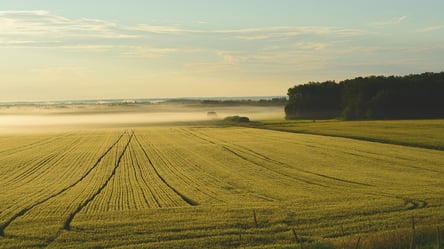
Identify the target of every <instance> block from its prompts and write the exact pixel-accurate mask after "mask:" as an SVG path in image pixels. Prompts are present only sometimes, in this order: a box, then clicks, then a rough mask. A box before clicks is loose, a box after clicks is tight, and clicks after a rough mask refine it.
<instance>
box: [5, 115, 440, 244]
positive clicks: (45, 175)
mask: <svg viewBox="0 0 444 249" xmlns="http://www.w3.org/2000/svg"><path fill="white" fill-rule="evenodd" d="M422 122H425V121H422ZM431 122H432V123H434V122H435V121H431ZM316 123H318V122H316ZM331 123H332V124H336V125H337V126H338V127H339V125H340V124H341V123H340V122H338V123H335V122H331ZM272 124H276V123H273V122H269V123H268V124H265V125H270V126H271V125H272ZM342 125H345V124H342ZM311 129H314V126H313V127H312V128H311ZM376 133H377V132H375V134H376ZM372 134H373V133H372ZM438 137H439V135H438ZM0 141H2V143H1V147H0V160H1V162H2V164H1V165H0V189H1V190H2V191H1V193H0V227H1V228H2V229H1V231H2V232H3V236H0V248H22V247H24V248H43V247H48V248H103V247H113V248H299V246H300V245H299V244H297V243H296V241H295V237H294V234H293V232H292V230H293V229H295V231H296V232H297V236H298V238H299V239H301V241H302V242H303V243H304V248H354V247H353V245H354V243H355V242H356V240H357V238H359V237H361V238H362V240H361V247H359V248H386V247H383V246H382V245H383V244H386V243H388V242H387V241H392V242H393V241H394V243H396V245H404V244H403V243H405V240H406V239H409V232H410V230H409V227H410V226H411V225H410V220H411V217H412V216H414V217H415V220H416V223H417V227H418V228H417V231H418V232H417V235H418V245H420V246H421V248H432V246H434V245H435V244H436V243H435V237H434V236H433V234H434V233H433V232H434V231H435V230H434V229H435V227H436V225H441V226H442V224H443V223H444V198H443V196H442V193H443V192H444V184H443V183H444V182H443V181H444V180H443V177H442V176H443V173H444V169H443V168H442V163H443V162H444V153H443V152H442V151H440V150H429V149H424V148H417V147H406V146H399V145H391V144H381V143H374V142H368V141H358V140H352V139H347V138H340V137H330V136H315V135H309V134H296V133H286V132H279V131H273V130H264V129H252V128H246V127H205V126H202V127H191V126H169V127H168V126H162V127H146V128H135V129H133V130H124V129H123V130H121V129H116V130H87V131H79V132H70V133H57V134H46V135H45V134H39V135H27V136H12V135H4V136H0ZM67 223H68V225H67ZM400 238H401V239H400ZM422 238H424V239H422ZM427 246H429V247H427ZM393 247H394V246H393ZM394 248H396V247H394Z"/></svg>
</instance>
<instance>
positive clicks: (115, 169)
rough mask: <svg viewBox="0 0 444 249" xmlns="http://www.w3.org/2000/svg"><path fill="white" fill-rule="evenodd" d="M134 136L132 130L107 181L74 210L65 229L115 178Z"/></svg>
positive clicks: (65, 223) (65, 224)
mask: <svg viewBox="0 0 444 249" xmlns="http://www.w3.org/2000/svg"><path fill="white" fill-rule="evenodd" d="M133 136H134V132H132V134H131V135H130V137H129V139H128V142H127V143H126V145H125V147H124V148H123V151H122V152H121V153H120V155H119V157H118V158H117V161H116V164H115V165H114V169H113V171H112V172H111V174H110V175H109V177H108V178H107V179H106V181H105V182H104V183H103V184H102V186H100V188H99V189H98V190H97V192H95V193H94V194H93V195H92V196H91V197H89V198H88V199H86V200H85V201H84V202H83V203H82V204H80V205H79V206H78V207H77V208H76V209H75V210H74V212H72V213H71V214H70V215H69V217H68V218H67V219H66V220H65V222H64V224H63V229H65V230H67V231H69V230H70V225H71V222H72V220H73V219H74V218H75V216H76V215H77V214H78V213H79V212H80V211H82V209H83V208H84V207H86V206H87V205H88V204H89V203H90V202H91V201H93V200H94V199H95V198H96V197H97V196H98V195H99V194H100V193H101V192H102V191H103V190H104V189H105V188H106V186H108V184H109V182H110V181H111V179H113V178H114V176H115V175H116V171H117V169H118V168H119V166H120V165H121V164H120V163H121V161H122V158H123V155H125V152H126V150H127V149H128V146H129V144H130V143H131V140H132V138H133Z"/></svg>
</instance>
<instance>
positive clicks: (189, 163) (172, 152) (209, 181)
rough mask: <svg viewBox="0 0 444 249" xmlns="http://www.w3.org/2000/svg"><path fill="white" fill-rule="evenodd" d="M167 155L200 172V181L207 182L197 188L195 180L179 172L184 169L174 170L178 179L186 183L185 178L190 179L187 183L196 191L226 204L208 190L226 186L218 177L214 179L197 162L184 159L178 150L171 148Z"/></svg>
mask: <svg viewBox="0 0 444 249" xmlns="http://www.w3.org/2000/svg"><path fill="white" fill-rule="evenodd" d="M153 149H154V148H153ZM167 154H168V155H171V158H175V159H176V160H177V161H178V162H180V164H179V165H187V166H188V167H189V169H192V170H195V171H198V172H199V178H200V179H205V180H206V181H205V183H201V184H197V185H198V186H197V185H196V184H195V183H196V182H195V179H192V178H191V177H189V176H188V175H186V174H184V173H180V172H179V171H183V167H180V168H178V169H177V168H175V169H174V170H173V173H174V174H176V175H177V176H178V177H180V178H181V179H182V180H183V181H184V182H185V180H184V179H183V178H186V179H188V180H187V181H186V183H187V184H188V185H193V187H194V189H195V190H196V191H198V192H200V193H202V194H203V195H205V196H207V197H208V198H210V199H213V200H216V201H219V202H225V201H223V200H221V199H219V198H217V197H216V196H217V194H216V193H215V192H214V191H212V190H210V189H209V188H208V186H209V185H213V186H215V187H216V188H220V187H221V185H223V184H224V182H223V181H221V180H220V179H219V178H217V177H214V175H211V174H208V173H207V172H205V170H204V169H203V168H202V167H201V166H199V165H198V164H196V163H195V162H192V161H190V160H188V159H186V158H185V157H183V156H182V155H181V154H180V153H179V152H178V151H177V148H169V150H168V153H167ZM179 173H180V175H179ZM202 176H204V177H202ZM215 183H219V184H220V185H217V184H215ZM203 189H205V190H206V191H204V190H203Z"/></svg>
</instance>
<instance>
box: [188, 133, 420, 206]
mask: <svg viewBox="0 0 444 249" xmlns="http://www.w3.org/2000/svg"><path fill="white" fill-rule="evenodd" d="M189 134H190V135H192V136H195V137H197V138H200V139H201V140H203V141H206V142H208V143H210V144H213V145H219V146H223V147H224V149H226V150H229V151H230V152H231V153H233V154H235V155H236V156H238V157H239V158H242V159H243V160H246V161H248V162H250V163H254V164H255V165H258V166H261V167H264V168H266V169H269V168H267V167H265V166H263V165H260V164H258V163H255V162H252V161H250V160H248V158H246V157H244V156H242V155H240V154H239V153H237V152H235V151H234V150H235V149H230V148H228V147H227V146H226V145H223V144H221V143H217V142H215V141H212V140H210V139H208V138H205V137H202V135H198V134H196V132H191V131H189ZM233 145H235V146H237V147H239V148H240V151H243V152H244V153H246V154H248V155H251V156H253V157H256V158H258V159H261V160H265V161H268V162H270V163H274V164H276V165H281V166H285V167H286V168H289V169H293V167H292V166H291V165H289V164H287V163H284V162H280V161H277V160H274V159H272V158H270V157H268V156H266V155H263V154H261V153H258V152H256V151H254V150H251V149H249V148H246V147H245V146H242V145H238V144H233ZM313 147H314V146H313ZM355 156H358V155H355ZM269 170H271V169H269ZM298 170H299V171H301V172H304V173H306V174H311V175H315V176H318V177H322V178H326V179H330V180H334V181H338V182H343V183H347V184H353V185H358V186H363V187H375V185H371V184H366V183H361V182H355V181H350V180H346V179H341V178H336V177H332V176H328V175H324V174H320V173H316V172H312V171H308V170H303V169H298ZM271 171H274V170H271ZM284 175H286V176H289V175H287V174H284ZM289 177H293V176H289ZM304 182H307V181H304ZM308 182H310V181H308ZM316 185H321V186H323V187H327V188H332V187H331V186H325V185H322V184H316ZM363 194H367V195H373V196H378V197H381V196H382V197H388V198H394V199H398V200H402V201H403V202H404V206H405V207H406V208H407V210H413V209H421V208H426V207H427V206H428V203H427V202H426V201H424V200H417V199H412V198H408V197H403V196H396V195H391V194H388V193H379V194H374V193H373V194H372V193H368V192H363Z"/></svg>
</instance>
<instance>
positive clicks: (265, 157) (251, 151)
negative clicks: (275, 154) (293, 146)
mask: <svg viewBox="0 0 444 249" xmlns="http://www.w3.org/2000/svg"><path fill="white" fill-rule="evenodd" d="M236 146H237V147H239V148H241V149H243V150H245V151H248V152H250V153H249V154H250V155H252V156H256V158H259V159H262V160H265V161H268V162H270V163H274V164H277V165H281V166H285V167H286V168H289V169H293V167H292V166H291V165H289V164H287V163H284V162H280V161H277V160H274V159H272V158H269V157H268V156H266V155H263V154H260V153H258V152H256V151H254V150H251V149H249V148H247V147H244V146H242V145H236ZM298 171H301V172H304V173H307V174H311V175H315V176H319V177H322V178H327V179H330V180H334V181H339V182H344V183H349V184H354V185H360V186H365V187H373V186H374V185H371V184H366V183H361V182H355V181H351V180H346V179H341V178H337V177H333V176H328V175H324V174H320V173H316V172H312V171H309V170H304V169H298Z"/></svg>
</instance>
